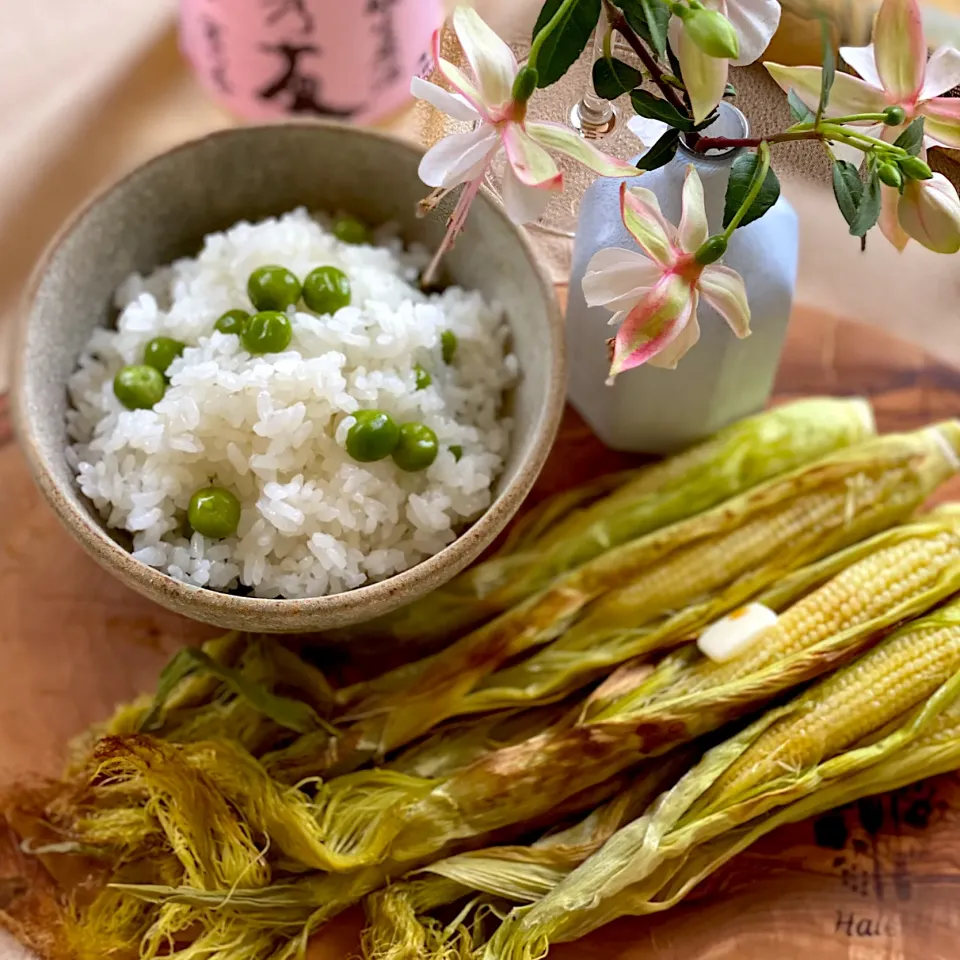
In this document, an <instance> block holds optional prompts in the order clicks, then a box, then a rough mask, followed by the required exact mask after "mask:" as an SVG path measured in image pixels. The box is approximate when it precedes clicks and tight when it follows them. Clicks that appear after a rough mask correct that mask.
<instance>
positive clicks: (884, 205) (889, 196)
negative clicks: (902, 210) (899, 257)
mask: <svg viewBox="0 0 960 960" xmlns="http://www.w3.org/2000/svg"><path fill="white" fill-rule="evenodd" d="M899 203H900V194H899V193H898V192H897V190H896V189H895V188H894V187H886V186H881V187H880V216H879V218H878V219H877V225H878V226H879V227H880V232H881V233H882V234H883V235H884V236H885V237H886V238H887V239H888V240H889V241H890V243H891V245H892V246H893V247H894V248H895V249H896V250H898V251H899V252H900V253H903V249H904V247H906V245H907V244H908V243H909V242H910V236H909V234H908V233H907V232H906V231H905V230H904V229H903V227H901V226H900V218H899V217H898V216H897V205H898V204H899Z"/></svg>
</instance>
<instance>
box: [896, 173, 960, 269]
mask: <svg viewBox="0 0 960 960" xmlns="http://www.w3.org/2000/svg"><path fill="white" fill-rule="evenodd" d="M897 219H899V221H900V226H901V227H903V229H904V230H905V231H906V232H907V234H909V235H910V236H911V237H913V239H914V240H916V241H917V243H920V244H922V245H923V246H925V247H926V248H927V249H928V250H933V251H934V252H935V253H956V252H957V251H958V250H960V197H958V196H957V191H956V190H955V189H954V186H953V184H952V183H950V181H949V180H948V179H947V178H946V177H945V176H943V174H942V173H934V174H932V175H931V176H930V178H929V179H927V180H908V181H907V183H906V184H905V185H904V188H903V194H902V195H901V197H900V202H899V203H898V204H897Z"/></svg>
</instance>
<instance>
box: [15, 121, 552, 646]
mask: <svg viewBox="0 0 960 960" xmlns="http://www.w3.org/2000/svg"><path fill="white" fill-rule="evenodd" d="M420 156H421V151H420V150H419V149H418V148H416V147H414V146H412V145H410V144H407V143H404V142H402V141H399V140H396V139H394V138H391V137H388V136H384V135H382V134H379V133H374V132H370V131H367V130H360V129H354V128H350V127H344V126H341V125H338V124H333V123H330V124H327V123H316V124H309V125H285V126H265V127H246V128H242V129H235V130H228V131H224V132H221V133H215V134H213V135H211V136H208V137H205V138H204V139H202V140H197V141H195V142H192V143H187V144H184V145H183V146H180V147H177V148H176V149H174V150H171V151H170V152H169V153H166V154H164V155H162V156H160V157H157V158H156V159H154V160H151V161H150V162H149V163H147V164H145V165H144V166H142V167H140V168H139V169H137V170H136V171H134V172H133V173H132V174H130V175H129V176H128V177H126V178H125V179H124V180H121V181H120V182H119V183H118V184H116V186H114V187H112V188H111V189H109V190H108V191H107V192H106V193H104V194H103V195H101V196H100V197H98V198H97V199H95V200H94V201H93V202H92V203H91V204H90V205H89V206H88V207H86V209H84V210H82V211H81V212H80V213H79V214H78V215H77V216H76V217H75V218H74V220H73V221H72V222H71V223H70V224H69V225H68V226H67V228H66V229H65V230H64V232H63V233H62V234H61V235H60V236H59V238H58V239H57V240H56V241H55V242H54V244H53V245H52V247H51V249H50V251H49V252H48V254H47V256H46V259H45V261H44V262H43V264H42V265H41V267H40V268H39V271H38V273H37V276H36V279H35V281H34V283H33V285H32V289H31V294H30V296H29V299H28V302H27V304H26V305H25V309H24V315H23V317H22V320H21V324H20V328H19V342H18V344H17V350H16V359H15V364H16V366H15V371H14V397H15V417H16V424H17V429H18V432H19V436H20V442H21V444H22V446H23V449H24V452H25V453H26V455H27V459H28V460H29V462H30V467H31V470H32V471H33V475H34V478H35V479H36V482H37V484H38V485H39V487H40V489H41V490H42V491H43V493H44V495H45V496H46V498H47V499H48V500H49V502H50V504H51V506H52V507H53V509H54V510H55V511H56V513H57V515H58V516H59V517H60V519H61V520H62V521H63V524H64V526H65V527H66V528H67V529H68V530H69V531H70V532H71V533H72V534H73V536H74V537H76V538H77V540H79V541H80V543H81V544H83V546H84V547H85V548H86V549H87V551H88V552H89V553H90V554H91V555H92V556H93V557H94V558H95V559H96V560H97V562H98V563H100V564H101V565H102V566H104V567H105V568H106V569H107V570H109V571H110V572H111V573H113V574H114V575H115V576H117V577H119V578H120V579H121V580H123V581H124V583H127V584H129V586H131V587H133V588H134V589H135V590H138V591H139V592H140V593H142V594H144V595H145V596H147V597H150V598H151V599H153V600H156V601H157V602H158V603H161V604H163V605H164V606H166V607H169V608H171V609H173V610H176V611H178V612H180V613H183V614H185V615H186V616H188V617H193V618H195V619H197V620H204V621H207V622H209V623H214V624H218V625H220V626H223V627H231V628H240V629H245V630H263V631H275V632H287V631H302V630H318V629H326V628H332V627H343V626H347V625H350V624H356V623H359V622H361V621H364V620H368V619H371V618H373V617H375V616H378V615H380V614H383V613H387V612H389V611H390V610H392V609H395V608H396V607H399V606H401V605H403V604H404V603H407V602H409V601H411V600H414V599H416V598H417V597H420V596H422V595H423V594H425V593H427V592H429V591H430V590H433V589H435V588H436V587H439V586H440V585H441V584H443V583H444V582H446V581H447V580H449V579H450V578H451V577H453V576H454V574H456V573H458V572H459V571H460V570H461V569H463V567H465V566H466V565H467V564H468V563H470V562H471V561H472V560H474V559H475V558H476V557H477V556H478V555H479V554H480V553H481V552H482V551H483V549H484V548H485V547H486V546H488V545H489V544H490V542H491V541H492V540H493V539H494V537H496V535H497V534H498V533H499V532H500V531H501V530H502V529H503V527H504V526H505V525H506V523H507V521H508V520H509V519H510V518H511V517H512V516H513V514H514V512H515V511H516V510H517V508H518V507H519V506H520V503H521V501H522V500H523V498H524V497H525V496H526V495H527V493H528V492H529V490H530V487H531V486H532V484H533V482H534V480H535V479H536V477H537V474H538V473H539V472H540V469H541V467H542V466H543V462H544V460H545V458H546V456H547V453H548V451H549V449H550V444H551V442H552V441H553V437H554V433H555V431H556V428H557V424H558V422H559V418H560V414H561V412H562V409H563V401H564V361H563V343H562V329H561V318H560V314H559V310H558V307H557V305H556V301H555V296H554V291H553V289H552V287H551V285H550V283H549V281H548V280H547V279H546V277H545V275H544V274H543V273H542V271H541V270H540V268H539V267H538V265H537V263H536V260H535V258H534V254H533V252H532V251H531V248H530V247H529V245H528V244H527V241H526V238H525V236H524V234H523V233H522V232H521V231H520V230H518V229H517V228H516V227H514V226H513V225H512V224H511V223H510V222H509V221H508V220H507V218H506V216H505V215H504V213H503V211H502V209H501V208H500V207H499V206H498V205H497V203H496V202H495V201H494V200H492V199H491V198H490V197H488V196H485V195H481V196H480V197H479V198H478V199H477V201H476V202H475V203H474V206H473V209H472V212H471V214H470V220H469V223H468V225H467V229H466V231H465V232H464V234H463V235H462V236H461V237H460V239H459V240H458V242H457V244H456V247H455V248H454V250H453V251H452V252H451V253H450V254H449V258H448V261H447V270H448V272H449V279H450V280H451V281H453V282H455V283H458V284H461V285H462V286H464V287H467V288H471V289H478V290H480V291H482V292H483V294H484V296H485V297H487V298H488V299H490V300H497V301H498V302H499V303H500V304H502V305H503V307H504V309H505V310H506V315H507V319H508V321H509V324H510V327H511V330H512V332H513V338H514V349H515V352H516V354H517V356H518V358H519V361H520V367H521V380H520V383H519V385H518V386H517V388H516V390H515V391H514V394H513V396H512V397H511V401H510V402H511V412H512V414H513V416H514V418H515V422H516V427H515V432H514V436H513V443H512V450H511V453H510V456H509V458H508V460H507V465H506V469H505V471H504V473H503V475H502V476H501V477H500V479H499V481H498V483H497V486H496V490H495V499H494V501H493V504H492V505H491V506H490V508H489V509H488V510H487V511H486V513H484V514H483V516H482V517H480V518H479V519H478V520H477V521H476V523H474V524H473V525H472V526H471V527H470V528H469V529H468V530H467V531H466V532H465V533H464V534H463V535H462V536H461V537H459V539H457V540H456V541H455V542H454V543H452V544H451V545H450V546H449V547H447V548H446V549H445V550H443V551H441V552H440V553H438V554H437V555H436V556H434V557H432V558H431V559H429V560H426V561H424V562H422V563H420V564H418V565H417V566H415V567H413V568H411V569H410V570H407V571H406V572H405V573H402V574H399V575H397V576H394V577H391V578H390V579H389V580H385V581H383V582H381V583H376V584H372V585H370V586H365V587H361V588H359V589H357V590H353V591H350V592H348V593H341V594H337V595H334V596H331V597H322V598H318V599H313V600H260V599H254V598H249V597H239V596H232V595H229V594H223V593H216V592H214V591H211V590H203V589H198V588H196V587H191V586H187V585H185V584H183V583H180V582H178V581H176V580H174V579H172V578H170V577H168V576H166V575H165V574H162V573H160V572H158V571H157V570H154V569H152V568H151V567H148V566H146V565H144V564H142V563H140V562H139V561H136V560H134V559H133V558H132V557H131V556H130V554H129V553H128V551H127V545H128V544H125V543H124V540H123V537H122V535H119V534H117V533H116V532H114V531H108V530H106V529H105V528H104V525H103V523H102V522H101V521H100V519H99V517H98V515H97V514H96V512H95V511H94V510H93V508H92V506H91V504H90V503H89V502H88V501H87V500H86V499H85V498H84V497H83V496H82V495H81V493H80V492H79V490H78V488H77V485H76V483H75V482H74V479H73V476H72V474H71V471H70V468H69V467H68V465H67V462H66V459H65V455H64V451H65V447H66V444H67V434H66V426H65V412H66V406H67V396H66V391H65V387H64V384H65V382H66V380H67V378H68V376H69V375H70V374H71V372H72V371H73V369H74V366H75V364H76V362H77V358H78V356H79V354H80V351H81V349H82V348H83V346H84V344H85V343H86V342H87V340H88V338H89V337H90V333H91V331H92V329H93V328H94V326H96V325H97V324H108V323H111V322H112V321H113V319H114V311H113V310H112V307H111V303H112V297H113V292H114V290H115V288H116V287H117V285H118V284H119V283H120V282H121V281H122V280H123V279H124V278H125V277H126V276H128V275H129V274H130V273H131V272H133V271H140V272H147V271H149V270H151V269H153V268H154V267H156V266H158V265H160V264H164V263H169V262H170V261H171V260H173V259H175V258H176V257H180V256H184V255H192V254H195V253H196V252H197V251H198V250H199V248H200V245H201V241H202V238H203V236H204V235H205V234H207V233H210V232H212V231H217V230H223V229H224V228H226V227H228V226H230V225H231V224H232V223H235V222H236V221H237V220H241V219H250V220H257V219H259V218H262V217H266V216H268V215H271V214H279V213H282V212H284V211H287V210H290V209H292V208H294V207H296V206H299V205H305V206H307V207H308V208H310V209H317V210H330V211H336V210H347V211H350V212H352V213H355V214H356V215H357V216H359V217H361V218H363V219H364V220H366V221H367V222H368V223H371V224H377V223H384V222H387V221H394V222H397V223H399V224H400V225H401V228H402V232H403V235H404V238H405V239H407V240H411V241H412V240H417V241H420V242H421V243H424V244H426V245H427V246H428V247H431V248H435V247H436V245H437V244H438V243H439V241H440V238H441V236H442V234H443V218H442V217H440V216H431V217H428V218H425V219H417V217H416V215H415V211H416V204H417V201H418V200H419V199H421V198H422V197H423V195H424V193H425V188H424V186H423V184H422V183H421V182H420V181H419V179H418V178H417V164H418V162H419V159H420ZM128 543H129V541H128Z"/></svg>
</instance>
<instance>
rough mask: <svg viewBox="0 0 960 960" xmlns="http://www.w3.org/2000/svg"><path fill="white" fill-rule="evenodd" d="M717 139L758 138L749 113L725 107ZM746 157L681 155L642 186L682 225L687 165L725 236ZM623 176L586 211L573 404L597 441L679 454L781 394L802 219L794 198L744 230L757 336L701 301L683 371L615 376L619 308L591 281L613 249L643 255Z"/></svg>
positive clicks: (578, 256)
mask: <svg viewBox="0 0 960 960" xmlns="http://www.w3.org/2000/svg"><path fill="white" fill-rule="evenodd" d="M704 132H705V133H709V135H711V136H728V137H744V136H748V135H749V134H748V129H747V122H746V119H745V117H744V116H743V114H742V113H740V111H739V110H737V109H736V108H734V107H732V106H730V105H729V104H726V103H724V104H721V107H720V117H719V119H718V120H717V122H716V123H715V124H713V125H712V126H711V127H710V128H709V130H708V131H704ZM738 152H739V151H737V150H732V151H728V152H727V153H725V154H723V155H714V156H703V155H700V154H694V153H692V152H691V151H688V150H686V149H685V148H684V147H681V148H680V150H679V151H678V152H677V155H676V156H675V157H674V159H673V160H672V161H671V162H670V163H668V164H667V165H666V166H664V167H661V168H660V169H658V170H652V171H650V172H649V173H645V174H643V175H642V176H640V177H637V178H632V179H631V183H633V184H637V185H641V186H644V187H646V188H647V189H649V190H652V191H653V193H655V194H656V196H657V198H658V199H659V201H660V207H661V209H662V211H663V214H664V216H665V217H666V218H667V219H668V220H669V221H671V222H672V223H679V221H680V195H681V189H682V186H683V178H684V174H685V172H686V168H687V165H688V164H690V163H692V164H693V165H694V166H695V167H696V168H697V171H698V173H699V174H700V178H701V180H702V181H703V190H704V198H705V203H706V212H707V219H708V221H709V224H710V232H711V233H716V232H718V231H719V230H721V229H722V226H721V222H722V219H723V203H724V196H725V193H726V189H727V180H728V179H729V176H730V168H731V166H732V164H733V161H734V159H735V158H736V156H737V154H738ZM621 182H622V181H621V180H620V179H612V178H611V179H606V178H600V179H597V180H596V181H595V182H594V183H593V184H591V185H590V187H589V188H588V189H587V191H586V193H585V194H584V197H583V201H582V203H581V205H580V214H579V221H578V225H577V235H576V241H575V244H574V252H573V265H572V270H571V274H570V290H569V302H568V306H567V347H568V351H569V352H568V356H569V358H570V382H569V398H570V401H571V402H572V403H573V405H574V406H575V407H576V408H577V409H578V410H579V411H580V413H581V414H582V415H583V416H584V418H585V419H586V420H587V422H588V423H589V424H590V426H591V427H592V428H593V430H594V431H595V432H596V434H597V435H598V436H599V437H600V439H601V440H603V442H604V443H606V444H607V445H608V446H610V447H613V448H615V449H617V450H631V451H637V452H643V453H668V452H671V451H674V450H677V449H679V448H681V447H685V446H688V445H689V444H691V443H693V442H695V441H697V440H700V439H702V438H703V437H705V436H707V435H708V434H711V433H714V432H715V431H716V430H718V429H719V428H720V427H722V426H724V425H725V424H728V423H730V422H731V421H733V420H737V419H739V418H740V417H744V416H747V415H748V414H751V413H754V412H756V411H757V410H759V409H761V408H762V407H763V406H764V404H765V403H766V401H767V399H768V398H769V396H770V393H771V390H772V388H773V380H774V376H775V374H776V372H777V366H778V364H779V361H780V353H781V351H782V349H783V344H784V339H785V337H786V332H787V324H788V322H789V318H790V308H791V305H792V303H793V293H794V289H795V287H796V279H797V215H796V213H795V212H794V210H793V207H791V206H790V204H789V203H788V202H787V201H786V199H785V198H784V197H782V196H781V197H780V199H779V200H778V201H777V203H776V204H775V205H774V206H773V207H772V208H771V209H770V210H769V211H768V212H767V213H766V214H765V215H764V216H763V217H761V218H760V219H759V220H755V221H754V222H753V223H751V224H748V225H747V226H746V227H742V228H740V229H739V230H736V231H735V232H734V234H733V237H732V238H731V240H730V245H729V247H728V249H727V252H726V254H725V256H724V257H723V260H722V261H721V262H722V263H724V264H726V265H727V266H729V267H732V268H733V269H734V270H736V271H737V272H738V273H739V274H740V275H741V276H742V277H743V279H744V281H745V283H746V288H747V298H748V300H749V302H750V312H751V318H752V319H751V328H752V330H753V332H752V334H751V335H750V336H749V337H747V338H746V339H745V340H737V339H736V337H735V336H734V335H733V333H732V332H731V331H730V329H729V327H728V326H727V324H726V322H725V321H724V320H723V318H722V317H721V316H720V315H719V314H718V313H716V311H715V310H713V309H712V308H711V307H709V306H708V305H707V304H706V303H704V302H703V301H702V300H701V302H700V307H699V310H698V317H699V319H700V330H701V334H700V341H699V342H698V343H697V344H696V346H695V347H693V349H692V350H690V352H689V353H688V354H687V355H686V356H685V357H684V358H683V359H682V360H681V361H680V363H679V365H678V366H677V369H676V370H661V369H657V368H654V367H649V366H647V367H639V368H637V369H635V370H630V371H628V372H626V373H624V374H621V375H620V376H619V377H617V380H616V382H615V383H614V384H613V385H612V386H606V385H605V380H606V377H607V371H608V368H609V358H608V354H607V347H606V341H607V339H609V338H610V337H611V336H613V332H612V330H613V328H612V327H610V326H609V325H608V323H609V320H610V316H611V315H610V312H609V311H608V310H606V309H604V308H602V307H592V308H591V307H587V305H586V303H585V302H584V299H583V290H582V288H581V280H582V279H583V274H584V271H585V270H586V267H587V264H588V263H589V262H590V259H591V258H592V257H593V255H594V254H595V253H596V252H597V251H598V250H602V249H603V248H604V247H623V248H626V249H630V250H636V249H638V247H637V245H636V243H635V242H634V240H633V238H632V237H631V236H630V235H629V233H627V231H626V228H625V227H624V226H623V223H622V222H621V220H620V213H619V190H620V183H621Z"/></svg>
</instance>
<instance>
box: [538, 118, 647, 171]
mask: <svg viewBox="0 0 960 960" xmlns="http://www.w3.org/2000/svg"><path fill="white" fill-rule="evenodd" d="M525 129H526V131H527V133H528V134H529V135H530V136H531V137H533V139H534V140H536V141H537V143H539V144H540V145H541V146H544V147H548V148H549V149H551V150H558V151H559V152H560V153H563V154H566V155H567V156H568V157H572V158H573V159H574V160H576V161H577V162H578V163H582V164H583V165H584V166H585V167H589V169H591V170H592V171H593V172H594V173H598V174H600V176H601V177H636V176H638V175H639V173H640V171H639V170H638V169H637V168H636V167H635V166H634V165H633V164H632V163H628V162H627V161H626V160H619V159H618V158H617V157H611V156H610V155H609V154H606V153H604V152H603V151H602V150H598V149H597V148H596V147H595V146H594V145H593V144H592V143H590V141H589V140H584V139H583V137H581V136H580V135H579V134H578V133H577V132H576V130H574V129H573V128H572V127H566V126H564V125H563V124H561V123H527V124H526V125H525Z"/></svg>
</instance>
